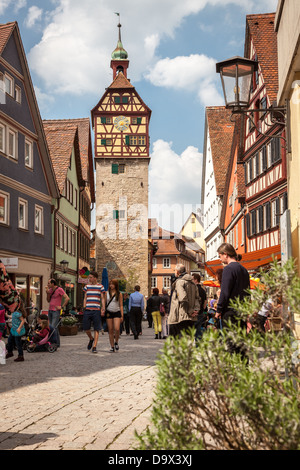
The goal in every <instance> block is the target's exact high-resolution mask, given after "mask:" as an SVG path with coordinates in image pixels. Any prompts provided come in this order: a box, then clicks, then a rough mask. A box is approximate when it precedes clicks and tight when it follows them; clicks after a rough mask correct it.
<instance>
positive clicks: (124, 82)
mask: <svg viewBox="0 0 300 470" xmlns="http://www.w3.org/2000/svg"><path fill="white" fill-rule="evenodd" d="M108 88H134V86H133V85H132V84H131V83H130V81H129V80H128V79H127V78H126V77H125V75H124V74H123V72H119V73H118V75H117V76H116V78H115V79H114V81H113V82H112V84H111V85H110V86H109V87H108Z"/></svg>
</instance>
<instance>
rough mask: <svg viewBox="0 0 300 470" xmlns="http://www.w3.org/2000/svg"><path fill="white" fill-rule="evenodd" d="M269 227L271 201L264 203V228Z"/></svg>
mask: <svg viewBox="0 0 300 470" xmlns="http://www.w3.org/2000/svg"><path fill="white" fill-rule="evenodd" d="M269 228H271V203H270V202H267V204H266V229H267V230H268V229H269Z"/></svg>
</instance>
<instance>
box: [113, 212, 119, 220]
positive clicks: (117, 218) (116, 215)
mask: <svg viewBox="0 0 300 470" xmlns="http://www.w3.org/2000/svg"><path fill="white" fill-rule="evenodd" d="M113 218H114V220H119V211H116V210H114V211H113Z"/></svg>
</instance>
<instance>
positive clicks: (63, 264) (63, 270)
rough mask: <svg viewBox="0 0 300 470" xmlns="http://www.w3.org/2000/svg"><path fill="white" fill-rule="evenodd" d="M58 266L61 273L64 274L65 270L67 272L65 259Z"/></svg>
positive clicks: (67, 265) (67, 262) (67, 264)
mask: <svg viewBox="0 0 300 470" xmlns="http://www.w3.org/2000/svg"><path fill="white" fill-rule="evenodd" d="M59 264H60V266H61V270H62V272H63V273H66V272H67V270H68V267H69V261H66V260H65V259H64V260H62V261H61V262H60V263H59Z"/></svg>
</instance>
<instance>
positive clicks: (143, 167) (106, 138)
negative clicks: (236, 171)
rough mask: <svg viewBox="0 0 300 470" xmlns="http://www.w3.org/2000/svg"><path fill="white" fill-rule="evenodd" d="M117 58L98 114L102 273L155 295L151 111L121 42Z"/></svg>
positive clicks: (99, 267) (94, 116)
mask: <svg viewBox="0 0 300 470" xmlns="http://www.w3.org/2000/svg"><path fill="white" fill-rule="evenodd" d="M118 28H119V38H118V43H117V47H116V49H115V50H114V51H113V53H112V60H111V68H112V70H113V82H112V83H111V85H110V86H109V87H108V88H106V91H105V93H104V95H103V96H102V98H101V99H100V101H99V103H98V104H97V106H95V108H94V109H93V110H92V123H93V129H94V135H95V170H96V269H97V271H98V273H99V276H100V281H101V273H102V270H103V268H104V267H106V268H107V270H108V276H109V279H112V278H115V279H120V280H122V281H125V280H126V282H127V290H130V289H132V288H133V287H134V285H136V284H139V285H140V286H141V293H142V294H144V295H149V292H148V290H149V274H148V167H149V162H150V152H149V150H150V139H149V122H150V117H151V110H150V109H149V108H148V106H146V104H145V103H144V102H143V100H142V99H141V97H140V96H139V94H138V93H137V91H136V89H135V87H134V86H133V85H132V84H131V83H130V80H129V79H128V78H127V69H128V66H129V60H128V54H127V52H126V51H125V49H124V48H123V44H122V40H121V25H120V24H119V25H118Z"/></svg>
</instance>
